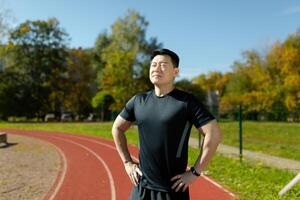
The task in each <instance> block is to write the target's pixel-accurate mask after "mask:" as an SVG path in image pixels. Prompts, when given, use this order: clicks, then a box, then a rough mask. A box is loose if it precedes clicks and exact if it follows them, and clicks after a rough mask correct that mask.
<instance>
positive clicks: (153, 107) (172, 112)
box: [134, 99, 187, 124]
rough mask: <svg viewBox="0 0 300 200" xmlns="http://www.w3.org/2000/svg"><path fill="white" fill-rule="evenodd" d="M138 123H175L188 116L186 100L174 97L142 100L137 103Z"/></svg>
mask: <svg viewBox="0 0 300 200" xmlns="http://www.w3.org/2000/svg"><path fill="white" fill-rule="evenodd" d="M134 112H135V117H136V122H137V124H143V123H147V124H148V123H155V124H160V123H161V124H174V123H176V122H178V120H184V119H186V118H187V109H186V104H185V102H182V101H176V100H173V99H161V100H157V101H147V102H141V103H139V104H137V105H135V109H134Z"/></svg>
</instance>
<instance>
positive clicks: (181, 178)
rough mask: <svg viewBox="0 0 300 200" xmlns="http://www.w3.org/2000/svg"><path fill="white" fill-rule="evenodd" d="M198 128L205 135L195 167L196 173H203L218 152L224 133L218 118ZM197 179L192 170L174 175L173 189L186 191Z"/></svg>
mask: <svg viewBox="0 0 300 200" xmlns="http://www.w3.org/2000/svg"><path fill="white" fill-rule="evenodd" d="M198 130H199V132H200V133H202V134H204V136H205V137H204V143H203V150H202V153H200V154H199V156H198V158H197V160H196V163H195V165H194V169H195V170H196V173H198V174H201V173H202V172H203V170H204V169H205V167H206V166H207V165H208V163H209V162H210V160H211V159H212V157H213V155H214V153H215V152H216V150H217V147H218V145H219V144H220V142H221V139H222V134H221V131H220V128H219V125H218V123H217V121H216V120H211V121H210V122H209V123H207V124H205V125H204V126H202V127H199V128H198ZM196 179H197V176H196V175H194V174H193V173H192V172H191V171H190V170H189V171H187V172H185V173H183V174H180V175H177V176H174V177H173V178H172V179H171V180H172V181H175V183H174V184H173V186H172V189H175V190H176V191H179V190H180V189H181V188H182V190H183V191H184V190H186V189H187V187H188V186H189V185H190V184H191V183H192V182H193V181H195V180H196Z"/></svg>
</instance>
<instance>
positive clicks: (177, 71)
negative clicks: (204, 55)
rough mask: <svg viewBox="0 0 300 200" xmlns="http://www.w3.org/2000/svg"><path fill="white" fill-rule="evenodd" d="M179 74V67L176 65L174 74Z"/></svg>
mask: <svg viewBox="0 0 300 200" xmlns="http://www.w3.org/2000/svg"><path fill="white" fill-rule="evenodd" d="M178 75H179V68H178V67H176V68H174V76H178Z"/></svg>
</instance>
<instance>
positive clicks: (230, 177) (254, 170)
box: [0, 122, 300, 200]
mask: <svg viewBox="0 0 300 200" xmlns="http://www.w3.org/2000/svg"><path fill="white" fill-rule="evenodd" d="M234 125H235V124H233V123H221V127H222V130H223V133H224V142H225V143H228V144H230V141H231V139H230V137H232V138H234V134H233V133H232V134H231V133H230V131H229V130H231V129H230V128H232V129H233V128H234ZM267 125H269V124H268V123H266V124H263V126H264V127H265V128H266V127H267ZM283 125H285V124H284V123H283ZM287 125H288V124H287ZM111 126H112V123H111V122H107V123H48V124H44V123H35V124H33V123H0V128H8V127H10V128H19V129H35V130H51V131H62V132H72V133H80V134H88V135H96V136H101V137H104V138H112V136H111ZM269 126H270V129H271V128H273V129H272V130H273V131H274V127H275V124H272V123H271V125H269ZM226 127H227V130H226V131H225V128H226ZM246 127H249V128H254V129H255V130H257V131H258V130H264V129H263V128H258V127H260V126H258V125H256V126H255V124H254V123H252V122H247V123H245V128H246ZM298 128H299V127H298ZM285 129H286V128H282V130H285ZM275 130H276V129H275ZM193 131H195V130H193ZM275 132H276V131H275ZM250 133H251V134H253V136H256V135H255V133H256V131H252V132H250ZM264 133H265V134H259V135H261V136H262V135H265V138H266V139H269V138H271V139H273V137H272V136H270V137H267V133H269V134H272V135H276V137H277V135H278V134H276V133H274V132H272V131H271V132H270V130H268V131H266V132H264ZM194 134H195V133H194ZM256 134H257V133H256ZM127 137H128V141H129V143H132V144H137V139H138V138H137V129H136V128H134V127H133V128H130V129H129V131H128V133H127ZM274 137H275V136H274ZM278 137H279V136H278ZM282 138H285V137H282ZM271 139H270V142H271V141H273V140H271ZM232 141H234V139H232ZM275 141H276V140H275ZM284 141H285V142H288V141H289V140H283V141H282V142H284ZM298 141H299V140H298ZM293 142H295V141H294V140H293ZM254 144H255V143H254ZM254 144H253V145H254ZM197 155H198V150H196V149H192V148H190V151H189V163H190V164H193V163H194V161H195V160H196V157H197ZM206 172H207V173H208V175H210V176H212V177H213V178H215V179H217V180H219V181H220V182H222V183H223V184H224V185H225V186H226V187H228V188H229V189H230V190H231V191H233V192H234V193H236V194H237V195H238V196H239V199H245V200H255V199H257V200H273V199H274V200H275V199H278V200H279V199H284V200H294V199H295V200H296V199H300V184H298V185H297V186H296V187H294V188H293V189H292V190H290V191H289V192H288V193H287V194H286V195H285V196H284V197H283V198H279V197H278V196H277V193H278V192H279V190H280V189H281V188H282V187H283V186H284V185H285V184H287V183H288V182H289V181H290V180H291V179H292V178H293V177H294V176H295V174H292V173H289V172H287V171H282V170H277V169H273V168H269V167H265V166H263V165H262V164H260V163H250V162H247V161H245V162H243V163H240V162H239V161H238V159H233V158H227V157H223V156H221V155H216V156H215V157H214V159H213V160H212V162H211V163H210V165H209V167H208V168H207V171H206Z"/></svg>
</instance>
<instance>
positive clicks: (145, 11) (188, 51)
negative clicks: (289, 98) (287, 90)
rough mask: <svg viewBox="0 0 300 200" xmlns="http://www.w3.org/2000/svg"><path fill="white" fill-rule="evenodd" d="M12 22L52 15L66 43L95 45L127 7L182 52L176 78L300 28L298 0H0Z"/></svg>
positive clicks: (217, 67)
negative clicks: (65, 37) (11, 15)
mask: <svg viewBox="0 0 300 200" xmlns="http://www.w3.org/2000/svg"><path fill="white" fill-rule="evenodd" d="M0 5H1V6H3V7H4V8H6V9H10V10H11V11H12V14H13V16H14V18H15V19H16V20H15V21H14V23H13V24H14V25H17V24H19V23H22V22H24V21H26V20H37V19H39V20H47V19H48V18H50V17H55V18H57V19H58V20H59V22H60V27H62V28H64V29H65V31H66V32H67V33H68V34H69V36H70V38H71V40H70V44H69V45H70V47H72V48H73V47H83V48H86V47H93V46H94V44H95V40H96V38H97V36H98V35H99V34H100V33H101V32H103V31H105V30H106V31H108V32H109V31H110V27H111V25H112V24H113V23H114V22H115V21H116V20H117V19H118V18H120V17H124V16H125V14H126V12H127V10H128V9H134V10H136V11H138V12H139V13H140V14H141V15H142V16H144V17H145V18H146V20H147V21H148V22H149V26H148V27H147V32H146V37H147V38H148V39H149V38H150V37H156V38H157V39H158V41H159V42H161V43H163V46H164V47H165V48H168V49H171V50H173V51H175V52H176V53H177V54H178V55H179V57H180V76H179V79H183V78H187V79H191V78H192V77H195V76H197V75H199V74H207V73H209V72H211V71H219V72H222V73H225V72H229V71H231V70H232V68H231V66H232V64H233V63H234V61H237V60H242V52H243V51H246V50H252V49H255V50H258V51H259V52H265V51H267V50H268V48H270V46H271V45H272V44H274V42H276V41H284V40H285V39H286V38H287V37H288V35H290V34H293V33H295V32H296V31H297V29H299V28H300V20H299V19H300V1H298V0H251V1H242V0H224V1H220V0H219V1H218V0H209V1H208V0H207V1H203V0H184V1H183V0H182V1H180V0H151V1H150V0H148V1H147V0H84V1H83V0H2V2H1V4H0Z"/></svg>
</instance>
